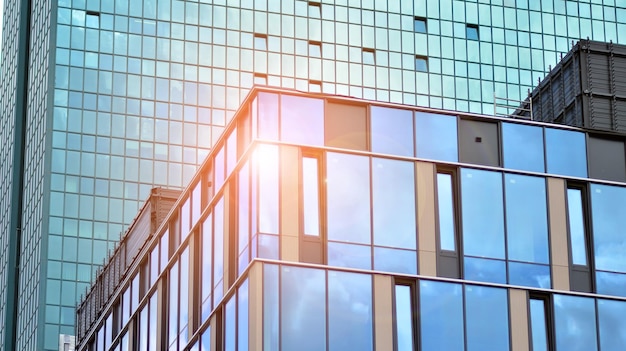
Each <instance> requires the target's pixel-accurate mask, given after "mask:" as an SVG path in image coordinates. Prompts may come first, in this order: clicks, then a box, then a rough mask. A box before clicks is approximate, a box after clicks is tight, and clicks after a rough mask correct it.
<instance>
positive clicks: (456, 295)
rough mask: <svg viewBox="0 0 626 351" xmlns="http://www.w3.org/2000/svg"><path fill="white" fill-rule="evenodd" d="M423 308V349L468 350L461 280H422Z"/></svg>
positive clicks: (432, 350)
mask: <svg viewBox="0 0 626 351" xmlns="http://www.w3.org/2000/svg"><path fill="white" fill-rule="evenodd" d="M420 311H421V325H420V331H421V336H422V338H421V342H422V348H421V350H424V351H438V350H450V351H456V350H459V351H462V350H464V346H463V345H464V341H463V339H464V337H463V334H464V332H463V291H462V286H461V285H460V284H452V283H442V282H432V281H424V280H423V281H420Z"/></svg>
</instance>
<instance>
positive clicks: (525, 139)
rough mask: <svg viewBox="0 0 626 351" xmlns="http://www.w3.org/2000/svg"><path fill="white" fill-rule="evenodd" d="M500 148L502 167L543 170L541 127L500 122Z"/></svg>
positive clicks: (532, 170)
mask: <svg viewBox="0 0 626 351" xmlns="http://www.w3.org/2000/svg"><path fill="white" fill-rule="evenodd" d="M502 148H503V150H502V152H503V154H504V167H506V168H511V169H521V170H524V171H531V172H544V161H543V133H542V128H541V127H536V126H529V125H524V124H517V123H502Z"/></svg>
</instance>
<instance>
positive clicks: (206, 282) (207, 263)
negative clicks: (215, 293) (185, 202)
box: [200, 214, 213, 321]
mask: <svg viewBox="0 0 626 351" xmlns="http://www.w3.org/2000/svg"><path fill="white" fill-rule="evenodd" d="M212 226H213V217H212V214H209V216H208V217H207V218H206V220H205V221H204V223H202V254H201V255H200V256H201V257H202V283H201V284H202V290H201V291H202V320H203V321H204V320H206V319H207V318H209V315H210V314H211V308H212V306H211V291H212V287H213V286H212V285H211V272H212V268H211V267H212V266H211V258H213V249H212V247H213V242H212V240H213V228H212Z"/></svg>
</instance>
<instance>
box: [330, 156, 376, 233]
mask: <svg viewBox="0 0 626 351" xmlns="http://www.w3.org/2000/svg"><path fill="white" fill-rule="evenodd" d="M369 188H370V179H369V158H368V157H364V156H355V155H347V154H338V153H328V154H327V177H326V189H327V199H328V208H327V211H328V239H329V240H340V241H348V242H354V243H365V244H369V243H370V242H371V239H370V191H369Z"/></svg>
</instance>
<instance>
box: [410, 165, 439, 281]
mask: <svg viewBox="0 0 626 351" xmlns="http://www.w3.org/2000/svg"><path fill="white" fill-rule="evenodd" d="M415 172H416V181H417V185H416V187H417V228H418V250H419V253H418V255H419V263H420V264H419V273H420V274H422V275H430V276H436V275H437V255H436V252H437V244H436V241H435V240H436V236H435V233H436V231H437V225H436V218H437V217H436V213H435V165H434V164H433V163H429V162H416V163H415Z"/></svg>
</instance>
